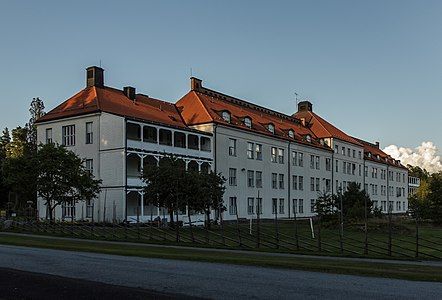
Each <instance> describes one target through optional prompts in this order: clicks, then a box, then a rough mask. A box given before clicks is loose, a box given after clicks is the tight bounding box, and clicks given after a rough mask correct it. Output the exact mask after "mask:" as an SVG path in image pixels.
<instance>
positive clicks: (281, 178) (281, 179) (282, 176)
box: [279, 174, 284, 189]
mask: <svg viewBox="0 0 442 300" xmlns="http://www.w3.org/2000/svg"><path fill="white" fill-rule="evenodd" d="M279 188H280V189H284V174H279Z"/></svg>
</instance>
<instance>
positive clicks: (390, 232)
mask: <svg viewBox="0 0 442 300" xmlns="http://www.w3.org/2000/svg"><path fill="white" fill-rule="evenodd" d="M389 202H390V201H389ZM392 209H393V208H392V205H391V204H390V203H388V256H391V252H392V251H391V249H392V228H391V226H392V224H391V222H392V218H391V210H392Z"/></svg>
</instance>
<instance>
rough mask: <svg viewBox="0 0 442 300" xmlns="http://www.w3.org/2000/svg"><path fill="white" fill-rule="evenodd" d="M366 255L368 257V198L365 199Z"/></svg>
mask: <svg viewBox="0 0 442 300" xmlns="http://www.w3.org/2000/svg"><path fill="white" fill-rule="evenodd" d="M364 198H365V199H364V235H365V236H364V254H365V255H368V220H367V218H368V216H367V213H368V212H367V197H364Z"/></svg>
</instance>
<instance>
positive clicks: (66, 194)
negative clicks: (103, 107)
mask: <svg viewBox="0 0 442 300" xmlns="http://www.w3.org/2000/svg"><path fill="white" fill-rule="evenodd" d="M35 164H36V168H37V178H36V182H37V193H38V196H40V197H41V198H43V200H44V204H45V205H46V207H47V210H48V213H49V220H50V221H51V222H53V220H54V215H53V212H54V209H55V208H56V207H57V206H59V205H61V204H62V203H63V202H64V201H72V203H73V204H75V203H77V202H78V201H88V200H92V199H93V198H95V197H97V195H98V193H99V192H100V184H101V180H96V179H94V178H93V176H92V174H91V173H90V172H89V171H87V170H86V169H85V166H84V161H83V160H82V159H81V158H79V157H78V156H77V155H76V154H75V153H74V152H72V151H69V150H67V149H66V148H65V147H64V146H60V145H55V144H52V143H50V144H46V145H40V146H39V149H38V152H37V155H36V159H35Z"/></svg>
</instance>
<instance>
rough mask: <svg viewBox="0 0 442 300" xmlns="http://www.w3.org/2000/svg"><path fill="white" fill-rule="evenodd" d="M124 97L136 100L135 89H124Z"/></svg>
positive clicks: (128, 87) (127, 87)
mask: <svg viewBox="0 0 442 300" xmlns="http://www.w3.org/2000/svg"><path fill="white" fill-rule="evenodd" d="M123 92H124V95H126V97H127V98H129V99H130V100H135V88H134V87H132V86H125V87H124V88H123Z"/></svg>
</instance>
